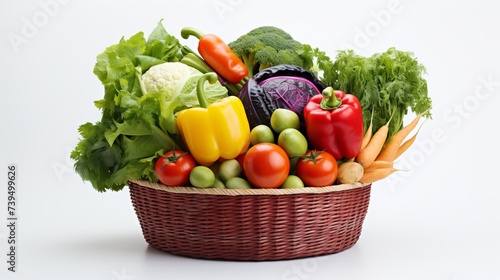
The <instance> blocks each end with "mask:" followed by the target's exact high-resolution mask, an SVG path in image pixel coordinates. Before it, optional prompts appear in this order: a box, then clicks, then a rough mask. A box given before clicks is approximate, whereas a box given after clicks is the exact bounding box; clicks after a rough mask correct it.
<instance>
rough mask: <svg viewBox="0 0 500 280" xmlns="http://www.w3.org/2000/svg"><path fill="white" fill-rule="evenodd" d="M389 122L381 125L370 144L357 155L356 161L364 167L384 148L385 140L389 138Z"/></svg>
mask: <svg viewBox="0 0 500 280" xmlns="http://www.w3.org/2000/svg"><path fill="white" fill-rule="evenodd" d="M389 122H390V120H389ZM389 122H387V123H386V124H384V125H383V126H381V127H380V128H379V129H378V130H377V132H375V134H373V137H372V138H371V139H370V142H369V143H368V145H366V147H365V148H364V149H362V150H361V151H360V152H359V154H358V156H357V157H356V161H357V162H359V163H361V165H362V166H363V168H367V167H368V166H370V165H371V164H372V163H373V162H374V161H375V159H376V158H377V156H378V154H379V153H380V151H381V150H382V147H383V146H384V143H385V140H386V139H387V133H388V132H389Z"/></svg>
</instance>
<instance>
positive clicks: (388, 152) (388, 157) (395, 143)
mask: <svg viewBox="0 0 500 280" xmlns="http://www.w3.org/2000/svg"><path fill="white" fill-rule="evenodd" d="M421 117H422V114H418V115H417V116H416V117H415V118H414V119H413V120H412V121H411V122H410V123H409V124H407V125H406V126H405V127H403V128H401V129H400V130H399V131H398V132H396V133H395V134H394V135H392V137H391V139H390V140H389V142H388V143H387V144H386V145H385V146H384V148H383V149H382V151H381V152H380V154H379V155H378V156H377V158H376V160H381V161H393V160H394V159H395V158H396V154H397V152H398V149H399V146H401V143H403V141H404V140H405V139H406V137H408V135H409V134H410V132H411V131H412V130H413V129H415V127H416V126H417V124H418V122H419V121H420V118H421Z"/></svg>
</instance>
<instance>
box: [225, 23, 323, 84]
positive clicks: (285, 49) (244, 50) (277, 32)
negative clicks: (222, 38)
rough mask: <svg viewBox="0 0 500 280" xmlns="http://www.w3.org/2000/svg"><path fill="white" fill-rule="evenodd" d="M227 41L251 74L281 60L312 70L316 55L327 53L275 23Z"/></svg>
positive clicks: (280, 62)
mask: <svg viewBox="0 0 500 280" xmlns="http://www.w3.org/2000/svg"><path fill="white" fill-rule="evenodd" d="M228 45H229V47H230V48H231V49H232V50H233V51H234V52H235V53H236V54H237V55H238V56H239V57H240V58H241V60H242V61H243V62H244V63H245V65H246V66H247V68H248V70H249V73H248V78H251V77H253V76H254V75H255V74H256V73H257V72H259V71H261V70H263V69H265V68H268V67H271V66H275V65H279V64H290V65H296V66H300V67H302V68H305V69H307V70H310V69H312V68H313V66H315V62H313V59H314V58H315V57H317V55H324V53H323V52H320V51H319V50H318V49H313V48H312V47H311V46H310V45H307V44H302V43H300V42H299V41H296V40H294V39H293V37H292V36H291V35H290V34H289V33H287V32H286V31H284V30H282V29H280V28H277V27H274V26H260V27H257V28H255V29H252V30H250V31H249V32H248V33H246V34H243V35H242V36H240V37H239V38H237V39H236V40H235V41H233V42H231V43H229V44H228ZM320 59H323V57H320Z"/></svg>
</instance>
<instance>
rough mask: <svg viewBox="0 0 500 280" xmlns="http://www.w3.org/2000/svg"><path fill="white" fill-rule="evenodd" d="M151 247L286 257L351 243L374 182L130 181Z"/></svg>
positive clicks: (211, 255)
mask: <svg viewBox="0 0 500 280" xmlns="http://www.w3.org/2000/svg"><path fill="white" fill-rule="evenodd" d="M128 185H129V189H130V197H131V200H132V204H133V207H134V210H135V212H136V214H137V218H138V219H139V223H140V225H141V229H142V233H143V235H144V238H145V240H146V242H147V243H149V244H150V245H151V246H153V247H155V248H157V249H160V250H163V251H167V252H170V253H173V254H176V255H182V256H188V257H193V258H202V259H225V260H248V261H264V260H285V259H295V258H303V257H312V256H320V255H326V254H333V253H338V252H341V251H344V250H346V249H348V248H350V247H352V246H353V245H354V244H355V243H356V242H357V241H358V239H359V236H360V235H361V229H362V226H363V221H364V219H365V216H366V213H367V210H368V204H369V201H370V190H371V184H361V183H358V184H352V185H348V184H345V185H335V186H329V187H322V188H302V189H246V190H229V189H198V188H194V187H170V186H165V185H161V184H156V183H151V182H145V181H139V180H130V181H129V182H128Z"/></svg>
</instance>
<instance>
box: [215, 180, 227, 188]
mask: <svg viewBox="0 0 500 280" xmlns="http://www.w3.org/2000/svg"><path fill="white" fill-rule="evenodd" d="M212 188H215V189H225V188H226V185H224V183H223V182H222V181H221V180H220V179H217V178H216V179H215V183H214V185H213V186H212Z"/></svg>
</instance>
